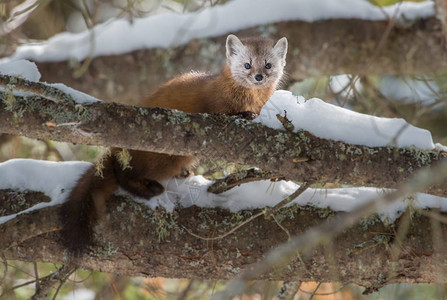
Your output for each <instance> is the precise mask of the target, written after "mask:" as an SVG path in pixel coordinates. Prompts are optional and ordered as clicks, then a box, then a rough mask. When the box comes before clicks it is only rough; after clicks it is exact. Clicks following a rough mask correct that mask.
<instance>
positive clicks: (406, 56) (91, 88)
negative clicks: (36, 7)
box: [37, 18, 446, 103]
mask: <svg viewBox="0 0 447 300" xmlns="http://www.w3.org/2000/svg"><path fill="white" fill-rule="evenodd" d="M395 23H396V24H394V26H393V27H392V29H391V31H390V33H389V37H388V39H387V42H386V44H385V45H384V47H382V48H381V49H380V55H376V54H377V48H378V45H379V44H380V43H381V39H382V36H383V34H384V32H385V31H387V26H388V24H387V22H384V21H367V20H355V19H351V20H325V21H321V22H313V23H307V22H301V21H293V22H282V23H277V24H270V25H269V26H257V27H254V28H250V29H247V30H243V31H240V32H236V34H237V35H238V36H258V35H266V34H267V35H270V36H271V37H272V38H280V37H282V36H286V37H287V38H288V40H289V51H288V52H289V54H288V55H287V67H286V71H287V72H288V73H289V75H290V77H291V78H292V79H293V80H302V79H305V78H309V77H319V76H328V75H335V74H356V75H360V76H364V75H373V74H376V75H377V74H398V75H413V74H423V73H433V72H436V71H442V70H444V69H445V67H446V61H445V50H444V47H443V40H444V36H443V32H442V25H441V24H440V21H439V20H437V19H436V18H430V19H425V20H418V21H414V20H413V21H402V20H396V22H395ZM272 32H275V33H273V34H272ZM224 45H225V36H222V37H218V38H212V39H200V40H193V41H191V42H190V43H188V44H187V45H185V46H180V47H177V48H174V49H169V50H165V49H149V50H138V51H134V52H132V53H126V54H122V55H114V56H105V57H96V58H94V59H93V60H92V62H91V65H90V67H89V68H88V70H87V71H86V72H85V73H84V75H83V76H82V77H81V78H77V79H76V78H73V73H74V72H76V70H73V67H72V65H71V64H67V62H46V63H38V64H37V65H38V68H39V71H40V73H41V74H42V80H43V81H47V82H62V83H65V84H66V85H68V86H70V87H72V88H74V89H77V90H80V91H83V92H85V93H88V94H90V95H92V96H94V97H97V98H100V99H108V100H110V101H116V102H119V101H123V99H126V100H128V101H130V102H128V103H137V102H139V101H140V100H141V99H143V98H144V97H145V96H146V95H147V94H148V93H149V92H150V91H152V90H154V89H155V88H157V87H158V86H160V85H161V84H162V83H164V82H166V81H167V80H168V79H170V78H172V77H174V76H176V75H178V74H182V73H185V72H190V71H191V69H194V70H203V71H208V72H212V73H217V72H219V71H220V70H221V69H222V66H223V64H224V63H225V46H224ZM371 57H374V59H373V60H372V61H371ZM86 82H88V84H86Z"/></svg>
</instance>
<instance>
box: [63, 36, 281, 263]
mask: <svg viewBox="0 0 447 300" xmlns="http://www.w3.org/2000/svg"><path fill="white" fill-rule="evenodd" d="M231 37H234V39H233V38H231ZM230 39H231V41H232V43H231V44H230V43H229V41H230ZM247 41H248V42H246V43H247V47H246V48H244V46H241V45H242V44H241V42H240V41H239V40H238V39H237V38H236V37H235V36H229V38H228V39H227V65H226V66H225V68H224V69H223V71H222V72H221V74H219V75H209V74H206V73H197V72H191V73H187V74H184V75H181V76H179V77H176V78H174V79H172V80H170V81H168V82H167V83H166V84H164V85H163V86H161V87H160V88H158V89H157V90H155V91H154V92H153V93H152V94H150V95H149V96H148V97H147V98H146V99H144V100H143V101H142V102H141V103H140V105H141V106H145V107H163V108H169V109H178V110H182V111H184V112H188V113H225V114H230V115H234V114H239V113H241V112H252V113H255V114H259V113H260V111H261V108H262V106H263V105H264V104H265V103H266V102H267V100H268V99H269V98H270V96H271V95H272V94H273V92H274V91H275V89H276V85H277V83H278V81H279V79H280V78H276V77H274V76H273V75H272V78H270V79H271V80H273V81H271V82H272V83H271V84H264V85H262V84H258V82H256V81H255V82H254V83H251V82H250V80H251V81H254V80H255V79H253V77H254V76H255V75H256V74H258V73H259V72H263V74H264V78H267V77H268V76H269V74H270V72H271V71H273V70H264V65H263V64H265V62H264V60H266V59H269V57H266V58H265V57H264V56H262V55H264V54H263V53H265V52H268V51H266V50H264V52H262V49H259V48H262V47H264V48H266V47H268V49H270V50H271V48H272V47H273V46H274V42H273V41H272V40H268V39H262V38H258V39H251V40H247ZM230 46H232V47H233V46H234V49H233V48H230ZM238 47H239V48H238ZM285 47H287V42H285ZM283 48H284V47H283ZM241 49H249V50H250V53H252V55H254V56H255V57H254V58H253V59H254V60H257V61H258V66H256V68H255V66H253V70H247V69H243V70H242V72H240V73H241V74H242V75H240V74H239V76H244V74H245V73H249V74H248V75H247V76H250V78H249V80H248V81H247V82H248V83H247V82H245V81H244V83H243V84H242V83H241V82H237V81H236V80H235V79H234V78H235V77H234V76H233V74H232V70H233V69H232V68H231V64H230V61H231V60H232V58H231V57H232V55H235V56H236V54H235V53H236V52H237V51H239V52H240V51H241ZM229 51H230V52H233V51H234V52H235V53H229ZM285 51H287V48H286V49H285ZM268 53H270V52H268ZM245 54H246V53H245ZM283 55H284V57H283V60H284V59H285V53H283ZM257 56H260V57H257ZM250 62H251V60H250ZM237 63H239V62H237ZM284 64H285V60H284V62H283V64H282V65H281V66H280V71H281V72H280V74H282V68H283V66H284ZM278 65H279V64H278ZM233 68H234V62H233ZM248 71H250V72H248ZM276 71H278V69H276ZM252 72H255V73H254V74H252ZM236 78H240V77H236ZM265 80H267V79H265ZM247 86H248V87H247ZM249 86H252V88H250V87H249ZM119 151H121V149H112V155H111V156H110V157H108V158H106V160H105V162H106V163H105V169H104V177H103V178H100V177H98V176H95V175H94V168H93V167H92V168H91V169H90V170H88V171H87V172H86V173H85V174H84V175H83V176H82V178H81V179H80V180H79V181H78V184H77V186H76V187H75V188H74V189H73V191H72V192H71V193H70V195H69V197H68V200H67V202H65V203H64V205H63V207H62V213H61V216H62V217H63V218H62V222H63V224H64V227H63V234H64V235H63V236H64V238H63V242H64V245H65V246H66V247H67V248H68V249H69V250H70V251H71V253H74V254H77V255H79V254H81V253H82V251H83V250H84V249H85V246H86V245H88V244H90V243H91V239H92V236H93V234H92V232H93V231H92V230H93V226H94V224H95V222H96V221H97V220H98V218H99V217H100V215H101V213H102V211H103V210H104V207H105V202H106V201H107V199H108V198H109V197H110V196H111V195H112V194H113V193H114V192H115V191H116V189H117V186H118V185H120V186H121V187H123V188H124V189H125V190H127V191H129V192H130V193H132V194H134V195H136V196H140V197H144V198H147V199H150V198H151V197H153V196H156V195H158V194H160V193H162V192H163V190H164V188H163V186H161V184H160V183H159V181H161V180H165V179H169V178H171V177H173V176H178V175H180V174H181V173H182V172H183V171H184V170H185V169H188V168H190V167H191V166H192V165H194V163H195V162H196V158H194V157H190V156H175V155H167V154H161V153H154V152H144V151H136V150H129V153H130V155H131V160H130V161H129V166H130V168H123V167H122V166H121V164H120V163H119V161H118V160H117V158H116V154H117V153H118V152H119Z"/></svg>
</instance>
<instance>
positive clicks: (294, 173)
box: [0, 93, 447, 196]
mask: <svg viewBox="0 0 447 300" xmlns="http://www.w3.org/2000/svg"><path fill="white" fill-rule="evenodd" d="M0 100H1V101H0V128H1V129H0V130H1V131H2V132H3V133H8V134H15V135H23V136H27V137H31V138H38V139H50V140H56V141H65V142H72V143H83V144H89V145H102V146H111V147H120V148H128V149H135V150H145V151H154V152H161V153H167V154H176V155H194V156H197V157H199V158H208V159H216V160H225V161H230V162H236V163H241V164H246V165H252V166H257V167H259V168H262V169H264V170H270V171H272V172H275V173H277V174H280V175H282V176H285V177H286V178H288V179H290V180H296V181H300V182H302V181H309V182H315V183H337V184H350V185H356V186H374V187H381V188H396V187H398V186H399V185H400V184H401V183H402V182H404V181H405V180H406V179H407V178H408V177H409V176H410V175H411V174H412V173H413V172H414V171H416V170H417V169H420V168H422V167H429V166H431V165H432V164H436V163H437V162H438V161H442V160H445V159H446V158H447V153H446V152H442V151H438V150H433V151H422V150H420V149H414V148H392V147H366V146H356V145H349V144H346V143H342V142H335V141H331V140H323V139H319V138H317V137H315V136H313V135H312V134H310V133H308V132H305V131H300V132H298V133H291V132H287V131H279V130H274V129H271V128H268V127H265V126H263V125H261V124H256V123H252V122H247V121H245V120H242V119H238V118H237V117H232V116H225V115H208V114H188V113H184V112H180V111H170V110H166V109H161V108H152V109H149V108H142V107H136V106H126V105H120V104H116V103H102V102H101V103H93V104H75V103H72V102H59V103H55V102H53V101H50V100H46V99H44V98H40V97H26V99H25V98H22V97H18V96H16V97H15V99H14V101H13V103H10V102H8V95H7V93H1V94H0ZM123 132H126V134H125V135H123V134H122V133H123ZM424 192H426V193H430V194H433V195H440V196H447V183H445V182H444V183H441V184H439V185H437V186H431V187H429V188H427V189H426V190H425V191H424Z"/></svg>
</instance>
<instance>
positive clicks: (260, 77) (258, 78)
mask: <svg viewBox="0 0 447 300" xmlns="http://www.w3.org/2000/svg"><path fill="white" fill-rule="evenodd" d="M262 78H264V77H263V76H262V75H261V74H257V75H256V76H255V79H256V81H261V80H262Z"/></svg>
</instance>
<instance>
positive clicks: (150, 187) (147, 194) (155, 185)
mask: <svg viewBox="0 0 447 300" xmlns="http://www.w3.org/2000/svg"><path fill="white" fill-rule="evenodd" d="M142 181H143V184H144V186H145V187H146V188H145V189H144V190H143V194H144V198H152V197H155V196H158V195H160V194H161V193H163V192H164V191H165V188H164V187H163V186H162V185H161V184H160V183H159V182H158V181H156V180H152V179H144V180H142Z"/></svg>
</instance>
